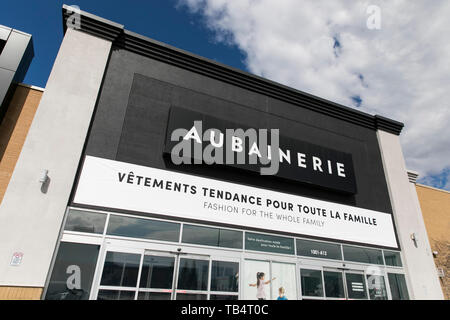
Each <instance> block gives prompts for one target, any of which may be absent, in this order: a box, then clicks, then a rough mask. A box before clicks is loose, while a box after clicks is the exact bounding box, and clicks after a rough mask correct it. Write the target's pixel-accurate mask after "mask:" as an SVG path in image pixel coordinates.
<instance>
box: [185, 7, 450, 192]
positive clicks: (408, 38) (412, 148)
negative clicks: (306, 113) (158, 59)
mask: <svg viewBox="0 0 450 320" xmlns="http://www.w3.org/2000/svg"><path fill="white" fill-rule="evenodd" d="M180 3H181V4H183V5H185V6H186V7H187V8H189V10H191V11H193V12H197V13H200V14H202V15H203V16H204V18H205V22H206V24H207V26H208V27H209V28H210V29H211V30H213V31H214V32H215V35H216V37H217V40H218V41H222V42H228V43H230V44H233V45H236V46H238V47H239V49H241V50H242V51H243V52H245V54H246V61H245V64H246V66H247V68H248V70H249V71H250V72H251V73H254V74H257V75H261V76H263V77H266V78H269V79H271V80H275V81H278V82H280V83H283V84H286V85H289V86H291V87H294V88H297V89H299V90H302V91H305V92H309V93H312V94H314V95H317V96H320V97H323V98H326V99H329V100H332V101H335V102H338V103H342V104H344V105H347V106H350V107H352V106H354V107H356V103H355V101H354V100H352V98H351V97H360V98H361V99H362V103H361V106H360V109H361V110H363V111H366V112H368V113H371V114H380V115H383V116H386V117H390V118H393V119H396V120H399V121H401V122H404V123H405V126H406V127H405V129H404V130H403V133H402V136H401V139H402V144H403V150H404V154H405V158H406V162H407V166H408V168H409V169H412V170H416V171H419V173H420V174H421V176H422V177H424V176H426V175H431V174H437V173H439V172H444V171H443V170H444V169H445V168H448V167H450V127H449V123H450V41H448V32H449V31H450V19H448V17H450V1H447V0H442V1H440V0H433V1H425V0H419V1H407V0H389V1H346V0H333V1H330V0H309V1H302V0H278V1H273V0H180ZM369 5H377V6H379V8H380V9H381V29H379V30H369V29H368V28H367V26H366V21H367V19H368V18H369V15H368V14H367V13H366V10H367V7H368V6H369ZM337 43H339V45H337ZM445 172H446V173H444V174H447V175H448V170H447V171H445ZM447 187H448V185H447Z"/></svg>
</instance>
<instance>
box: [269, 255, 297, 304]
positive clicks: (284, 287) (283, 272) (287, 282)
mask: <svg viewBox="0 0 450 320" xmlns="http://www.w3.org/2000/svg"><path fill="white" fill-rule="evenodd" d="M295 268H296V267H295V264H292V263H281V262H272V277H271V279H272V278H275V280H273V281H272V299H273V300H278V299H280V300H281V299H283V300H297V281H296V280H295V278H296V277H295V271H296V269H295ZM280 289H281V290H280Z"/></svg>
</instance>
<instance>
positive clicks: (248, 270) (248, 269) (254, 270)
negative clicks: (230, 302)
mask: <svg viewBox="0 0 450 320" xmlns="http://www.w3.org/2000/svg"><path fill="white" fill-rule="evenodd" d="M258 274H260V275H261V274H264V276H262V275H261V277H263V279H261V280H260V287H259V288H258V287H257V285H256V284H257V275H258ZM270 279H271V277H270V262H268V261H258V260H245V268H244V287H243V289H244V300H255V299H270V293H271V290H270V286H271V285H272V284H271V283H269V284H264V282H267V281H268V280H270Z"/></svg>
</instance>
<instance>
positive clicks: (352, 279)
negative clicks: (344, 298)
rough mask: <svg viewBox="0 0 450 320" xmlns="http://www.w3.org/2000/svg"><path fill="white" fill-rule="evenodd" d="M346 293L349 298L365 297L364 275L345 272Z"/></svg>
mask: <svg viewBox="0 0 450 320" xmlns="http://www.w3.org/2000/svg"><path fill="white" fill-rule="evenodd" d="M345 280H346V282H347V293H348V298H349V299H367V292H366V282H365V280H364V275H363V274H359V273H349V272H346V273H345Z"/></svg>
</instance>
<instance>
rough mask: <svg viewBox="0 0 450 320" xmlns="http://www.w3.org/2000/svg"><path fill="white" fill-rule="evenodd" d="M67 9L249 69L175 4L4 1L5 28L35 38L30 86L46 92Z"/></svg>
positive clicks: (170, 0) (1, 20)
mask: <svg viewBox="0 0 450 320" xmlns="http://www.w3.org/2000/svg"><path fill="white" fill-rule="evenodd" d="M63 4H68V5H78V6H79V7H80V8H81V10H84V11H87V12H90V13H93V14H96V15H98V16H101V17H103V18H106V19H109V20H112V21H114V22H118V23H120V24H123V25H125V28H126V29H127V30H130V31H133V32H136V33H139V34H142V35H145V36H148V37H150V38H153V39H156V40H159V41H162V42H165V43H168V44H170V45H173V46H175V47H178V48H181V49H184V50H187V51H190V52H193V53H196V54H199V55H201V56H204V57H207V58H209V59H213V60H216V61H219V62H221V63H224V64H227V65H229V66H232V67H235V68H239V69H243V70H245V65H244V64H243V63H242V61H243V60H244V55H243V53H242V52H241V51H240V50H238V49H237V47H235V46H230V45H226V44H223V43H219V42H217V41H215V37H214V35H213V33H212V31H210V30H209V29H207V28H206V26H205V25H204V24H203V23H201V22H200V21H202V20H201V19H200V17H198V15H196V14H191V13H189V12H188V10H187V8H186V7H183V8H179V9H177V1H175V0H165V1H164V0H152V1H144V0H140V1H139V0H135V1H126V2H125V1H119V0H112V1H111V0H109V1H100V0H95V1H92V0H85V1H69V2H68V1H59V0H40V1H37V0H34V1H33V0H25V1H24V0H14V1H4V3H2V10H1V11H0V24H2V25H5V26H8V27H11V28H15V29H18V30H20V31H23V32H27V33H30V34H32V36H33V44H34V49H35V57H34V60H33V62H32V64H31V66H30V69H29V71H28V73H27V75H26V78H25V80H24V82H25V83H27V84H31V85H36V86H39V87H45V84H46V82H47V78H48V76H49V74H50V71H51V68H52V65H53V62H54V60H55V57H56V55H57V53H58V49H59V46H60V44H61V41H62V38H63V31H62V30H63V27H62V14H61V8H62V5H63ZM125 4H126V5H125Z"/></svg>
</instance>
